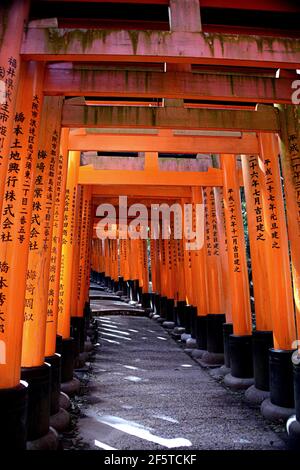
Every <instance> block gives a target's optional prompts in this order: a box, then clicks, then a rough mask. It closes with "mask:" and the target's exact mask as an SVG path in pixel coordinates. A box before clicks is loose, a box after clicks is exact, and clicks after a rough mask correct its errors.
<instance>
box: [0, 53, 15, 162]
mask: <svg viewBox="0 0 300 470" xmlns="http://www.w3.org/2000/svg"><path fill="white" fill-rule="evenodd" d="M17 67H18V63H17V59H16V58H15V57H9V59H8V63H7V66H6V67H4V66H0V80H1V81H2V82H4V95H3V98H2V100H1V101H0V167H1V165H2V164H3V159H4V155H3V151H4V144H5V141H6V139H9V138H10V136H9V135H8V132H7V123H8V121H9V117H10V113H11V106H10V104H11V101H12V95H13V92H14V89H15V86H16V83H15V80H16V72H17Z"/></svg>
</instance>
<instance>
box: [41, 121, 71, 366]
mask: <svg viewBox="0 0 300 470" xmlns="http://www.w3.org/2000/svg"><path fill="white" fill-rule="evenodd" d="M68 134H69V130H68V129H62V131H61V140H60V155H59V162H58V172H57V185H56V193H55V205H54V217H53V229H52V246H51V260H50V269H49V289H48V311H47V322H46V343H45V356H46V357H48V356H54V354H55V352H56V338H57V317H58V304H59V283H60V261H61V250H62V232H63V223H64V201H65V193H66V182H67V170H68V147H67V143H68Z"/></svg>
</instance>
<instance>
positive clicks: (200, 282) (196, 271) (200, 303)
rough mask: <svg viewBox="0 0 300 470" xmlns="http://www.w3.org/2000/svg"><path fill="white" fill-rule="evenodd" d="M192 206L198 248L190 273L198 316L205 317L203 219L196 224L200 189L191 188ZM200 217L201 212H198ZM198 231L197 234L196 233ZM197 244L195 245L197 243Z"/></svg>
mask: <svg viewBox="0 0 300 470" xmlns="http://www.w3.org/2000/svg"><path fill="white" fill-rule="evenodd" d="M192 204H193V231H195V232H196V231H197V240H198V242H199V247H197V249H195V250H193V251H192V271H193V278H194V280H195V282H194V284H195V298H196V305H197V314H198V315H207V313H208V286H207V266H206V253H205V248H206V244H205V236H204V229H205V227H204V225H203V223H204V221H205V220H204V219H203V220H199V221H198V226H197V224H196V214H197V211H196V206H197V205H202V204H203V198H202V189H201V187H195V186H194V187H192ZM198 216H199V217H201V211H198ZM198 231H199V233H198ZM198 242H197V243H198Z"/></svg>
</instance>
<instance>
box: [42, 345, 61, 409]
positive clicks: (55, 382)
mask: <svg viewBox="0 0 300 470" xmlns="http://www.w3.org/2000/svg"><path fill="white" fill-rule="evenodd" d="M45 362H47V363H48V364H50V366H51V387H50V415H54V414H56V413H58V412H59V408H60V406H59V396H60V382H61V356H60V354H54V356H47V357H45Z"/></svg>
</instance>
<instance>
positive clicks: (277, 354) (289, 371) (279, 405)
mask: <svg viewBox="0 0 300 470" xmlns="http://www.w3.org/2000/svg"><path fill="white" fill-rule="evenodd" d="M293 352H294V351H292V350H280V349H273V348H271V349H270V350H269V373H270V398H269V399H266V400H264V401H263V402H262V404H261V408H260V410H261V413H262V415H263V416H264V417H265V418H267V419H269V420H272V421H282V420H287V419H288V418H289V417H290V416H291V415H292V414H294V413H295V408H294V406H295V400H294V380H293V362H292V355H293Z"/></svg>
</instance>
